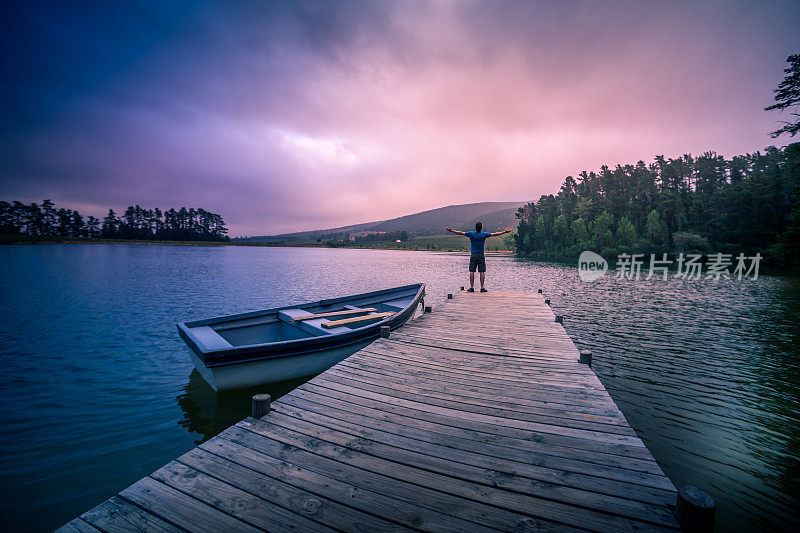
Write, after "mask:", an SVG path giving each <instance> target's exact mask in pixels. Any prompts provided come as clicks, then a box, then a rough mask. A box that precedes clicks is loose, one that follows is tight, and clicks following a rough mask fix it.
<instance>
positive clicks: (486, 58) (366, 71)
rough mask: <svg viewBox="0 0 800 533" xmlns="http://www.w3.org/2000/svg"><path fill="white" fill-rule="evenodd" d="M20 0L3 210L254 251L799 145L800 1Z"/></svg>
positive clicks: (8, 68) (0, 155) (8, 83)
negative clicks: (157, 219)
mask: <svg viewBox="0 0 800 533" xmlns="http://www.w3.org/2000/svg"><path fill="white" fill-rule="evenodd" d="M5 4H6V3H4V6H5ZM9 4H10V3H9ZM19 4H20V5H18V6H16V7H8V6H5V7H3V8H2V13H0V18H1V19H2V22H0V25H2V36H0V40H1V41H2V52H0V54H1V57H2V86H1V89H0V90H1V91H2V94H0V98H1V99H2V100H1V101H0V106H2V113H3V115H2V116H3V120H2V125H1V126H0V136H1V137H0V140H1V141H2V142H0V199H4V200H17V199H18V200H22V201H26V202H30V201H37V202H38V201H40V200H41V199H42V198H51V199H53V201H55V202H56V204H57V205H59V206H65V207H71V208H75V209H79V210H80V211H81V212H82V213H83V214H84V215H89V214H94V215H95V216H102V215H104V214H105V211H106V210H107V209H108V207H114V208H124V207H125V206H127V205H130V204H137V203H138V204H140V205H142V206H143V207H155V206H159V207H162V208H167V207H179V206H181V205H185V206H187V207H203V208H205V209H208V210H211V211H214V212H217V213H220V214H222V215H223V217H224V218H225V220H226V222H227V223H228V226H229V228H230V229H231V234H232V235H233V236H237V235H244V234H248V235H262V234H275V233H281V232H286V231H295V230H303V229H317V228H322V227H333V226H339V225H344V224H350V223H357V222H365V221H370V220H379V219H384V218H391V217H394V216H400V215H404V214H408V213H412V212H416V211H421V210H425V209H431V208H435V207H440V206H443V205H449V204H460V203H469V202H479V201H490V200H492V201H514V200H520V201H522V200H530V199H535V198H538V197H539V196H540V195H541V194H549V193H553V192H556V191H557V190H558V187H559V186H560V184H561V182H562V181H563V179H564V177H566V176H567V175H575V174H577V173H578V172H580V171H581V170H596V169H598V168H599V166H600V165H602V164H609V165H614V164H617V163H623V164H624V163H629V162H630V163H635V162H636V161H637V160H640V159H642V160H645V161H650V160H652V158H653V156H655V155H656V154H664V155H666V156H667V157H677V156H679V155H681V154H684V153H693V154H698V153H702V152H704V151H707V150H712V151H716V152H718V153H720V154H722V155H725V156H727V157H730V156H732V155H736V154H740V153H745V152H753V151H755V150H760V149H763V148H764V147H765V146H768V145H770V144H778V145H783V144H786V143H787V142H788V141H789V139H786V138H784V139H778V140H774V141H773V140H772V139H770V138H769V136H768V132H769V131H772V130H774V129H777V127H779V125H778V124H777V122H776V121H777V120H779V119H780V118H782V117H781V115H780V114H779V113H778V112H774V111H773V112H765V111H763V108H764V107H765V106H767V105H769V104H770V103H772V89H773V88H774V87H775V86H776V85H777V83H778V82H779V81H780V80H781V79H783V72H782V69H783V68H784V67H785V65H786V63H785V60H786V57H787V56H788V55H789V54H791V53H798V52H800V31H798V28H800V2H796V1H794V2H731V1H724V2H675V1H669V2H657V1H647V2H640V1H636V2H600V1H588V2H571V1H563V2H560V1H559V2H556V1H542V2H525V1H522V0H518V1H508V2H491V1H486V0H483V1H474V2H472V1H443V2H409V1H403V2H382V1H372V2H343V1H337V2H333V1H331V2H279V3H275V4H270V3H264V2H223V3H219V4H217V5H214V6H211V5H207V4H205V3H186V4H181V3H179V2H151V3H138V2H111V3H102V4H98V5H92V4H91V3H86V2H84V3H80V5H79V6H78V5H76V6H75V7H70V6H68V5H67V4H70V5H71V4H77V3H72V2H59V3H53V4H52V5H50V4H47V3H35V2H20V3H19Z"/></svg>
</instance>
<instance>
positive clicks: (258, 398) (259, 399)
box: [250, 394, 272, 418]
mask: <svg viewBox="0 0 800 533" xmlns="http://www.w3.org/2000/svg"><path fill="white" fill-rule="evenodd" d="M271 402H272V397H271V396H270V395H269V394H256V395H255V396H253V401H252V404H251V409H250V411H251V412H250V416H252V417H253V418H261V417H262V416H264V415H266V414H267V413H269V412H270V410H271V407H270V403H271Z"/></svg>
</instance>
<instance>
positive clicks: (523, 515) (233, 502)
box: [63, 292, 678, 532]
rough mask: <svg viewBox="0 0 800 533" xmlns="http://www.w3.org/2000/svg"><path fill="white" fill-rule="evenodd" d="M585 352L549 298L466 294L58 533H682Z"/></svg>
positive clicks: (659, 480) (662, 484)
mask: <svg viewBox="0 0 800 533" xmlns="http://www.w3.org/2000/svg"><path fill="white" fill-rule="evenodd" d="M578 356H579V353H578V350H577V348H576V347H575V345H574V344H573V342H572V340H571V339H570V338H569V336H568V335H567V333H566V331H565V330H564V328H563V327H562V325H561V324H559V323H556V322H555V316H554V314H553V312H552V311H551V310H550V307H549V306H548V305H547V304H546V303H545V302H544V298H543V297H542V295H541V294H532V293H492V292H490V293H486V294H481V293H466V292H461V293H457V294H455V295H454V297H453V299H449V300H447V303H446V304H445V305H444V306H442V307H441V308H437V309H436V310H435V311H434V312H433V313H427V314H424V315H422V316H421V317H419V318H417V319H416V320H414V321H412V322H410V323H408V324H407V325H406V326H404V327H403V328H402V329H400V330H398V331H394V332H392V333H391V335H390V337H389V338H382V339H379V340H377V341H375V342H374V343H372V344H371V345H369V346H368V347H366V348H364V349H363V350H361V351H360V352H358V353H356V354H354V355H352V356H351V357H350V358H348V359H346V360H345V361H343V362H341V363H339V364H338V365H336V366H335V367H333V368H331V369H330V370H328V371H326V372H324V373H323V374H321V375H319V376H317V377H316V378H314V379H312V380H311V381H309V382H308V383H306V384H304V385H302V386H300V387H299V388H297V389H295V390H294V391H292V392H290V393H289V394H287V395H286V396H284V397H282V398H280V399H279V400H278V401H275V402H273V404H272V407H273V410H272V411H271V412H270V413H268V414H267V415H266V416H264V417H263V418H261V419H254V418H247V419H245V420H243V421H242V422H240V423H238V424H236V425H235V426H233V427H231V428H229V429H227V430H225V431H224V432H222V433H221V434H220V435H218V436H217V437H215V438H213V439H211V440H209V441H208V442H206V443H204V444H202V445H200V446H199V447H198V448H195V449H194V450H192V451H190V452H189V453H187V454H185V455H183V456H181V457H179V458H177V459H176V460H175V461H173V462H172V463H170V464H168V465H166V466H164V467H163V468H161V469H159V470H157V471H156V472H154V473H153V474H151V475H150V476H149V477H147V478H145V479H143V480H141V481H139V482H137V483H136V484H134V485H132V486H131V487H129V488H128V489H125V490H124V491H122V492H121V493H120V494H119V495H118V496H115V497H113V498H111V499H110V500H108V501H106V502H104V503H102V504H101V505H99V506H98V507H97V508H95V509H93V510H91V511H89V512H87V513H85V514H84V515H82V516H81V517H80V518H78V519H76V520H74V521H72V522H70V523H69V524H66V525H65V526H64V528H63V530H64V531H97V530H101V531H135V530H147V531H164V532H170V531H176V530H187V531H233V530H236V531H247V530H253V531H256V530H268V531H288V530H296V531H327V530H330V531H334V530H336V531H375V532H378V531H406V530H416V531H436V532H447V531H496V530H500V531H510V530H515V531H516V530H528V531H585V530H589V531H642V530H647V531H661V530H666V531H674V530H677V529H678V525H677V523H676V522H675V519H674V518H673V515H672V511H671V509H670V505H671V504H673V503H674V502H675V496H676V494H675V488H674V486H673V485H672V483H671V482H670V481H669V479H667V477H666V476H664V474H663V472H662V471H661V469H660V468H659V466H658V464H657V463H656V462H655V460H654V459H653V457H652V456H651V455H650V452H649V451H648V450H647V448H646V447H645V446H644V444H643V443H642V441H641V440H640V439H639V438H638V436H637V435H636V433H635V432H634V431H633V429H631V427H630V426H629V424H628V422H627V420H626V419H625V417H624V415H623V414H622V413H621V412H620V410H619V409H618V407H617V406H616V404H615V403H614V402H613V400H612V399H611V397H610V396H609V394H608V392H607V391H606V390H605V388H604V387H603V385H602V383H601V382H600V380H599V379H598V378H597V376H595V374H594V373H593V372H592V371H591V369H589V368H588V367H587V366H586V365H582V364H580V363H579V362H578Z"/></svg>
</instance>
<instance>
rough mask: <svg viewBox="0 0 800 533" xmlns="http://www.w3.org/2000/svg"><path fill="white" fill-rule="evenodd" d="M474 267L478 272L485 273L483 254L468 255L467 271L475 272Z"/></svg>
mask: <svg viewBox="0 0 800 533" xmlns="http://www.w3.org/2000/svg"><path fill="white" fill-rule="evenodd" d="M476 267H477V269H478V272H486V257H484V255H483V254H470V255H469V271H470V272H475V268H476Z"/></svg>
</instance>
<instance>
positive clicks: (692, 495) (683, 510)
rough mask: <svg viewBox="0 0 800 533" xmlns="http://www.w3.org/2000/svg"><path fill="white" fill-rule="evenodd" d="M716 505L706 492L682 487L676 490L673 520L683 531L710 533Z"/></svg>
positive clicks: (690, 487)
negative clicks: (676, 496) (675, 520)
mask: <svg viewBox="0 0 800 533" xmlns="http://www.w3.org/2000/svg"><path fill="white" fill-rule="evenodd" d="M716 510H717V504H716V503H715V502H714V498H712V497H711V496H710V495H709V494H708V493H707V492H705V491H702V490H700V489H698V488H697V487H693V486H691V485H684V486H683V487H681V488H679V489H678V500H677V502H676V504H675V518H676V519H677V520H678V524H680V526H681V529H682V530H683V531H696V532H698V533H707V532H708V533H710V532H711V531H714V514H715V513H716Z"/></svg>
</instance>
